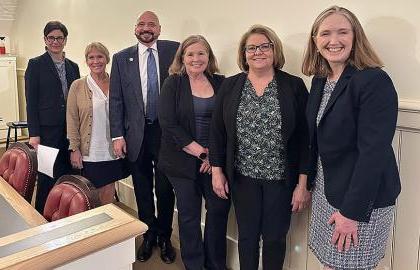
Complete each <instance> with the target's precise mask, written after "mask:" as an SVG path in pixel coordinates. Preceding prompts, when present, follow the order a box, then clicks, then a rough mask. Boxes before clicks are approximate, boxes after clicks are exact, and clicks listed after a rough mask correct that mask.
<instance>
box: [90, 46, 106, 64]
mask: <svg viewBox="0 0 420 270" xmlns="http://www.w3.org/2000/svg"><path fill="white" fill-rule="evenodd" d="M93 50H97V51H98V52H100V53H102V54H103V55H105V58H106V63H107V64H108V63H109V60H110V58H109V51H108V49H107V48H106V47H105V46H104V45H103V44H102V43H100V42H92V43H90V44H89V45H87V46H86V49H85V60H86V61H87V60H88V54H89V53H91V52H92V51H93Z"/></svg>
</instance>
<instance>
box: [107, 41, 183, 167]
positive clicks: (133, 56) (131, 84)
mask: <svg viewBox="0 0 420 270" xmlns="http://www.w3.org/2000/svg"><path fill="white" fill-rule="evenodd" d="M178 46H179V43H178V42H175V41H170V40H158V41H157V50H158V55H159V74H160V85H161V86H162V84H163V81H164V80H165V79H166V77H168V70H169V66H170V65H171V63H172V60H173V59H174V56H175V53H176V50H177V49H178ZM140 80H141V79H140V70H139V52H138V45H137V44H136V45H134V46H132V47H129V48H126V49H124V50H122V51H120V52H118V53H116V54H114V56H113V58H112V68H111V78H110V92H109V123H110V130H111V137H112V138H116V137H121V136H123V137H124V138H125V141H126V143H127V151H128V153H127V155H128V159H129V160H130V161H132V162H134V161H136V160H137V157H138V155H139V153H140V148H141V145H142V143H143V131H144V123H145V118H144V116H145V110H144V103H143V94H142V91H141V81H140Z"/></svg>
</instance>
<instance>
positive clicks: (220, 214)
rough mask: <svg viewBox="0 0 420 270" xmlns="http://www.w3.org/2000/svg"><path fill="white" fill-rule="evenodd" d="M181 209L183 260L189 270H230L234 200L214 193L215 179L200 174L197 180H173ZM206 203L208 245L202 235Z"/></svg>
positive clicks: (180, 237) (171, 179)
mask: <svg viewBox="0 0 420 270" xmlns="http://www.w3.org/2000/svg"><path fill="white" fill-rule="evenodd" d="M169 180H170V181H171V183H172V185H173V186H174V189H175V195H176V199H177V209H178V225H179V239H180V244H181V257H182V261H183V263H184V266H185V269H186V270H202V269H204V267H205V269H208V270H213V269H220V270H224V269H226V228H227V221H228V214H229V208H230V200H224V199H221V198H219V197H217V195H216V194H215V193H214V192H213V188H212V184H211V176H210V175H208V174H201V173H197V178H196V179H195V180H191V179H184V178H176V177H169ZM203 197H204V199H205V207H206V223H205V228H204V243H203V239H202V236H201V235H202V234H201V203H202V198H203Z"/></svg>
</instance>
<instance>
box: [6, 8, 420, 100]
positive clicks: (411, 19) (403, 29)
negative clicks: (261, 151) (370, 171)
mask: <svg viewBox="0 0 420 270" xmlns="http://www.w3.org/2000/svg"><path fill="white" fill-rule="evenodd" d="M1 1H8V0H0V2H1ZM18 3H19V6H18V9H17V14H16V16H15V17H16V20H15V22H14V26H13V28H12V31H11V37H12V44H11V45H12V46H11V47H12V48H13V49H14V52H16V53H17V54H18V57H19V60H18V67H19V68H25V67H26V63H27V60H28V59H29V58H31V57H34V56H36V55H39V54H41V53H43V48H44V45H43V40H42V30H43V27H44V26H45V23H46V22H47V21H48V20H53V19H56V20H60V21H62V22H63V23H64V24H65V25H66V26H67V27H68V29H69V38H68V42H67V47H66V52H67V56H68V57H69V58H71V59H73V60H75V61H76V62H78V63H79V64H80V67H81V71H82V73H83V74H86V73H87V68H86V66H85V64H84V59H83V52H84V48H85V46H86V45H87V43H89V42H91V41H102V42H103V43H104V44H105V45H106V46H107V47H108V49H109V50H110V51H111V53H113V52H116V51H118V50H121V49H123V48H125V47H128V46H130V45H132V44H134V43H135V42H136V39H135V37H134V34H133V29H134V23H135V20H136V16H137V14H138V13H139V12H142V11H144V10H146V9H150V10H154V11H155V12H156V13H157V14H158V15H159V17H160V21H161V25H162V35H161V38H164V39H165V38H166V39H174V40H180V41H181V40H182V39H184V38H185V37H186V36H187V35H190V34H198V33H199V34H203V35H204V36H206V37H207V38H208V40H209V42H210V43H211V45H212V47H213V49H214V51H215V53H216V56H217V58H218V60H219V62H220V66H221V70H222V72H223V73H225V74H228V75H230V74H234V73H236V72H237V71H238V68H237V66H236V49H237V43H238V40H239V38H240V36H241V34H242V33H243V32H245V31H246V29H247V28H248V27H249V26H250V25H252V24H255V23H261V24H266V25H268V26H270V27H272V28H273V29H274V30H275V31H276V32H277V33H278V35H279V37H280V38H281V40H282V41H283V43H284V48H285V55H286V66H285V70H286V71H288V72H291V73H294V74H298V75H299V74H301V73H300V65H301V61H302V55H303V51H304V48H305V45H306V40H307V38H308V32H309V30H310V27H311V25H312V23H313V21H314V19H315V17H316V16H317V15H318V14H319V13H320V12H321V11H322V10H323V9H325V8H327V7H328V6H330V5H333V4H338V5H343V6H345V7H347V8H348V9H350V10H352V11H353V12H354V13H355V14H356V15H357V16H358V18H359V19H360V21H361V23H362V25H363V26H364V28H365V31H366V32H367V34H368V37H369V38H370V40H371V42H372V43H373V45H374V47H375V49H376V50H377V51H378V53H379V55H380V56H381V57H382V58H383V60H384V62H385V64H386V70H387V71H388V72H389V73H390V74H391V77H392V78H393V80H394V82H395V84H396V86H397V90H398V93H399V95H400V97H401V98H406V99H417V100H420V91H417V87H418V85H420V76H419V74H420V45H419V42H418V41H417V40H418V39H419V35H420V16H418V13H417V11H418V10H419V8H420V2H419V1H418V0H403V1H391V0H371V1H366V0H352V1H342V0H341V1H340V0H338V1H329V0H317V1H304V0H294V1H284V0H265V1H249V0H243V1H240V0H231V1H229V0H213V1H185V0H179V1H164V0H138V1H135V0H118V1H116V0H106V1H104V0H42V1H34V0H19V2H18ZM0 23H1V22H0ZM0 29H1V27H0ZM305 80H306V81H307V82H308V83H309V80H308V78H305Z"/></svg>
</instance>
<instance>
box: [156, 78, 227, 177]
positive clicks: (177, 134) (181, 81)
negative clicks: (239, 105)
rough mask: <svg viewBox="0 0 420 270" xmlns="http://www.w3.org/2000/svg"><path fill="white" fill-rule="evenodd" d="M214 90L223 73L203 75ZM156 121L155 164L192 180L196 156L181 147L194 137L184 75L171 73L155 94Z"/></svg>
mask: <svg viewBox="0 0 420 270" xmlns="http://www.w3.org/2000/svg"><path fill="white" fill-rule="evenodd" d="M207 79H208V80H209V82H210V84H211V85H212V87H213V89H214V92H215V94H217V93H218V89H219V87H220V85H221V84H222V81H223V79H224V76H222V75H217V74H214V75H213V76H207ZM158 108H159V123H160V127H161V128H162V141H161V147H160V153H159V162H158V166H159V168H160V169H161V170H162V171H163V172H164V173H165V174H166V175H167V176H169V177H171V176H172V177H181V178H187V179H192V180H194V179H195V178H196V176H197V172H198V169H199V168H198V162H197V158H196V157H194V156H192V155H189V154H187V153H185V152H184V151H183V150H182V148H183V147H184V146H187V145H188V144H190V143H191V142H192V141H194V140H196V131H195V115H194V106H193V96H192V92H191V86H190V81H189V78H188V75H171V76H169V77H168V78H167V79H166V80H165V82H164V84H163V87H162V90H161V93H160V97H159V107H158Z"/></svg>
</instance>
